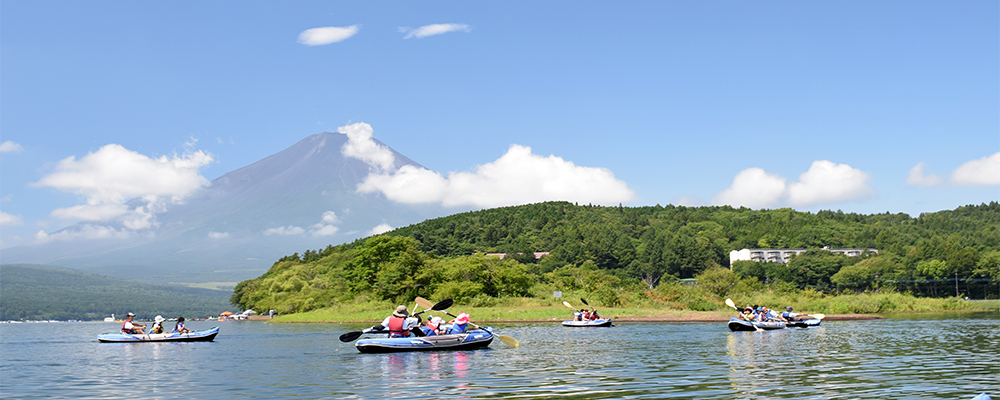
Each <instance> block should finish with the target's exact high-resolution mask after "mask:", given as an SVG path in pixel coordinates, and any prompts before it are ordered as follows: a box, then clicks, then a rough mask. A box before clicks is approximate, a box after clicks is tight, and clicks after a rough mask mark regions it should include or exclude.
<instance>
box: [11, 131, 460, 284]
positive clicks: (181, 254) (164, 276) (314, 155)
mask: <svg viewBox="0 0 1000 400" xmlns="http://www.w3.org/2000/svg"><path fill="white" fill-rule="evenodd" d="M348 141H349V139H348V135H345V134H342V133H329V132H327V133H321V134H316V135H312V136H309V137H307V138H305V139H303V140H301V141H299V142H298V143H296V144H295V145H293V146H291V147H289V148H287V149H285V150H282V151H280V152H278V153H275V154H273V155H271V156H268V157H266V158H264V159H262V160H260V161H257V162H255V163H253V164H251V165H248V166H246V167H243V168H240V169H237V170H235V171H232V172H229V173H227V174H225V175H223V176H221V177H219V178H217V179H215V180H213V181H212V182H211V184H210V185H208V186H206V187H203V188H201V189H199V190H198V191H197V192H196V193H195V194H193V195H191V196H189V197H187V198H185V199H184V202H183V204H172V205H170V206H169V207H167V210H166V211H163V212H159V213H156V214H155V219H156V222H157V223H156V226H155V227H153V228H151V229H148V230H142V231H134V232H133V231H128V232H129V235H119V236H116V237H113V238H105V239H88V240H83V239H69V240H50V241H47V242H45V243H41V244H28V245H20V246H16V247H11V248H7V249H4V250H3V262H4V263H34V264H48V265H56V266H61V267H66V268H73V269H78V270H84V271H87V272H92V273H98V274H103V275H109V276H114V277H118V278H124V279H133V280H138V281H144V282H155V283H180V284H202V283H206V282H221V283H230V284H231V283H233V282H237V281H241V280H245V279H250V278H254V277H257V276H259V275H260V274H262V273H264V272H265V271H266V270H267V269H268V268H269V267H270V266H271V265H272V264H273V263H274V262H275V261H276V260H278V259H279V258H281V257H283V256H286V255H290V254H292V253H296V252H299V253H301V252H303V251H304V250H308V249H312V250H317V249H322V248H324V247H326V246H329V245H331V244H340V243H345V242H350V241H352V240H354V239H357V238H360V237H365V236H369V235H371V234H375V233H380V232H381V231H382V230H387V229H391V227H400V226H405V225H410V224H414V223H417V222H420V221H423V220H425V219H427V218H434V217H439V216H443V215H447V214H451V213H454V212H455V211H454V210H452V211H448V210H447V209H445V208H444V207H442V206H436V205H429V206H422V205H411V204H401V203H397V202H393V201H391V200H389V199H387V198H386V197H385V196H384V195H383V194H381V193H378V192H375V193H360V192H358V190H357V189H356V188H357V187H358V184H359V183H361V182H363V181H364V179H365V178H366V177H367V176H368V175H369V173H371V172H372V171H374V170H375V169H376V168H378V167H375V166H373V165H372V164H370V163H369V162H366V161H365V160H362V159H360V158H356V157H349V156H345V154H344V153H345V151H343V150H342V149H344V145H345V144H346V143H348ZM372 141H373V142H374V143H375V144H377V145H378V146H381V147H384V149H383V151H385V150H387V151H389V152H391V153H392V156H393V157H392V165H391V166H388V165H383V166H388V168H391V169H392V170H396V169H398V168H399V167H402V166H404V165H413V166H415V167H418V168H423V167H421V166H420V165H419V164H417V163H415V162H414V161H412V160H410V159H409V158H407V157H405V156H403V155H402V154H399V153H398V152H396V151H395V150H392V149H391V148H389V147H388V146H386V145H385V144H383V143H381V142H379V141H377V140H375V139H372ZM144 204H145V203H144V201H143V200H141V199H133V200H131V201H129V202H128V203H127V205H128V206H129V208H130V209H132V210H135V209H137V208H139V207H142V206H143V205H144ZM462 211H464V210H462ZM378 227H381V228H378ZM101 228H102V229H113V230H114V231H115V232H125V231H127V230H126V229H125V227H124V226H122V224H121V223H117V225H116V224H102V226H101ZM86 229H94V227H93V224H88V223H78V224H75V225H72V226H69V227H67V228H64V229H63V230H61V231H57V232H54V233H53V234H52V236H59V235H58V234H59V233H60V232H72V231H79V230H86ZM64 236H70V237H72V235H64ZM121 236H128V237H126V238H123V237H121ZM222 286H226V285H222Z"/></svg>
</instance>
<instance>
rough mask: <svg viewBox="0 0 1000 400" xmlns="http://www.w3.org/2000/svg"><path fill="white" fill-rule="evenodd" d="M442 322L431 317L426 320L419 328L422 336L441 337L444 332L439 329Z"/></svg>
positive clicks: (437, 318) (438, 318) (439, 318)
mask: <svg viewBox="0 0 1000 400" xmlns="http://www.w3.org/2000/svg"><path fill="white" fill-rule="evenodd" d="M443 322H444V320H443V319H441V317H432V318H429V319H428V320H427V323H426V324H425V325H424V326H422V327H420V330H422V331H424V336H434V335H443V334H444V330H443V329H441V324H442V323H443Z"/></svg>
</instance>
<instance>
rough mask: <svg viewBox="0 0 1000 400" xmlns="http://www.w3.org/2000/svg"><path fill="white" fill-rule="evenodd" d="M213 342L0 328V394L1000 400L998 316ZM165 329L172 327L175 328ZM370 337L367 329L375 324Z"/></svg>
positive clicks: (236, 336)
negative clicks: (392, 350)
mask: <svg viewBox="0 0 1000 400" xmlns="http://www.w3.org/2000/svg"><path fill="white" fill-rule="evenodd" d="M189 325H190V327H192V328H196V329H205V328H210V327H212V326H216V325H218V326H221V333H220V334H219V336H218V337H217V338H216V340H215V341H214V342H207V343H139V344H107V343H99V342H98V341H97V339H96V336H97V335H98V334H100V333H106V332H113V331H115V330H117V329H118V328H119V326H120V323H118V324H116V323H105V322H83V323H31V324H0V397H2V398H4V399H15V398H41V397H44V398H111V397H120V396H135V397H137V398H196V399H210V398H211V399H218V398H310V399H311V398H386V397H390V396H391V397H397V398H414V399H424V398H445V397H446V398H462V397H465V398H495V397H521V398H531V397H561V398H699V399H732V398H739V399H769V398H805V399H831V398H865V399H875V398H893V399H939V398H940V399H971V398H972V397H974V396H975V395H977V394H979V393H982V392H986V393H988V394H990V395H991V396H993V397H994V398H1000V317H998V314H997V313H995V312H993V313H976V314H950V315H946V316H933V315H921V316H918V317H899V318H896V317H893V318H889V319H885V320H875V321H827V322H824V323H823V325H822V326H821V327H813V328H808V329H787V330H780V331H769V332H730V331H729V330H728V329H727V328H726V326H725V324H724V323H649V324H621V325H619V326H616V327H613V328H564V327H562V326H559V325H556V324H509V325H507V324H498V325H495V326H494V327H495V328H496V329H497V333H499V334H504V335H508V336H512V337H515V338H517V339H518V340H519V341H520V342H521V347H520V348H517V349H515V348H511V347H508V346H507V345H506V344H504V343H502V342H500V341H499V340H495V341H494V342H493V344H492V345H490V348H489V349H484V350H474V351H459V352H431V353H401V354H361V353H359V352H358V351H357V350H356V349H355V348H354V346H353V343H341V342H340V341H339V340H337V337H338V336H339V335H340V334H342V333H344V332H347V331H352V330H357V329H358V328H361V327H362V326H360V325H340V324H269V323H265V322H260V321H246V322H235V321H232V322H214V321H204V322H199V321H193V322H190V323H189ZM167 326H171V327H172V324H169V323H168V324H167ZM369 326H370V325H369Z"/></svg>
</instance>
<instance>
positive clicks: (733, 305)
mask: <svg viewBox="0 0 1000 400" xmlns="http://www.w3.org/2000/svg"><path fill="white" fill-rule="evenodd" d="M726 305H727V306H730V307H732V308H733V309H734V310H736V311H737V312H739V311H740V309H739V307H736V303H733V299H726ZM747 322H750V326H753V328H754V329H756V330H757V332H763V331H764V330H763V329H761V327H759V326H757V325H754V323H753V321H747Z"/></svg>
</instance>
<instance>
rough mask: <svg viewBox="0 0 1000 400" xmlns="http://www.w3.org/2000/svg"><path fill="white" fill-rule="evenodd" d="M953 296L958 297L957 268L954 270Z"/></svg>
mask: <svg viewBox="0 0 1000 400" xmlns="http://www.w3.org/2000/svg"><path fill="white" fill-rule="evenodd" d="M955 297H958V270H957V269H956V270H955Z"/></svg>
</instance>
